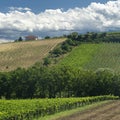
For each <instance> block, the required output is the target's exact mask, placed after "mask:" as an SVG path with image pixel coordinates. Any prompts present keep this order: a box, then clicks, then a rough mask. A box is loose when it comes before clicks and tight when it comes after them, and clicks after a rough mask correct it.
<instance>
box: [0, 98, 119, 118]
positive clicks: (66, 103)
mask: <svg viewBox="0 0 120 120" xmlns="http://www.w3.org/2000/svg"><path fill="white" fill-rule="evenodd" d="M113 99H118V97H115V96H96V97H83V98H56V99H26V100H0V120H24V119H25V120H30V119H31V120H32V119H33V118H39V117H41V116H45V115H49V114H54V113H57V112H60V111H65V110H69V109H73V108H77V107H82V106H84V105H87V104H91V103H93V102H99V101H104V100H113Z"/></svg>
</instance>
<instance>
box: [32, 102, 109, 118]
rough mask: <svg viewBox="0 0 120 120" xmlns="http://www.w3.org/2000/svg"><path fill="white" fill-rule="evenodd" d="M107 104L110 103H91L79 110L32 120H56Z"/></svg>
mask: <svg viewBox="0 0 120 120" xmlns="http://www.w3.org/2000/svg"><path fill="white" fill-rule="evenodd" d="M108 102H110V101H102V102H96V103H93V104H90V105H85V106H83V107H79V108H76V109H72V110H67V111H63V112H60V113H56V114H54V115H48V116H44V117H40V118H38V119H34V120H56V119H58V118H61V117H66V116H70V115H72V114H75V113H78V112H82V111H85V110H88V109H92V108H94V107H97V106H100V105H102V104H105V103H108Z"/></svg>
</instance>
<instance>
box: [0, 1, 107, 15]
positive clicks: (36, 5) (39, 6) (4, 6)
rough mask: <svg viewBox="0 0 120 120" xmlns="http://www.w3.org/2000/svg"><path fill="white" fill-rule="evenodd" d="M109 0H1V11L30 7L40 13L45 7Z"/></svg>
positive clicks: (66, 6)
mask: <svg viewBox="0 0 120 120" xmlns="http://www.w3.org/2000/svg"><path fill="white" fill-rule="evenodd" d="M107 1H109V0H51V1H50V0H0V11H4V12H7V10H8V8H9V7H28V8H31V9H32V10H33V12H35V13H38V12H41V11H44V10H45V9H57V8H63V9H64V10H67V9H69V8H75V7H86V6H88V5H89V4H90V3H91V2H100V3H106V2H107Z"/></svg>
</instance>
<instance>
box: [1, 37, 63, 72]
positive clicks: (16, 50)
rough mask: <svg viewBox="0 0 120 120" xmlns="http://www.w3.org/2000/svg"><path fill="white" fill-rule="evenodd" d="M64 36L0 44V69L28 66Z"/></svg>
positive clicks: (7, 69) (44, 54)
mask: <svg viewBox="0 0 120 120" xmlns="http://www.w3.org/2000/svg"><path fill="white" fill-rule="evenodd" d="M64 40H65V38H61V39H50V40H41V41H29V42H16V43H6V44H0V71H9V70H13V69H16V68H17V67H25V68H26V67H28V66H31V65H33V64H34V63H35V62H38V61H41V60H42V59H43V58H44V57H45V56H47V54H48V53H49V51H50V50H52V49H53V48H54V47H55V46H56V45H57V44H58V43H61V42H63V41H64Z"/></svg>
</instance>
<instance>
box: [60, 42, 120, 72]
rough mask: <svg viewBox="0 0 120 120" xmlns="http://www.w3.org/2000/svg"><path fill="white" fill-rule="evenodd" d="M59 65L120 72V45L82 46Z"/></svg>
mask: <svg viewBox="0 0 120 120" xmlns="http://www.w3.org/2000/svg"><path fill="white" fill-rule="evenodd" d="M58 65H68V66H74V67H75V68H81V67H82V68H85V69H90V70H96V69H98V68H110V69H113V70H114V71H115V72H120V44H119V43H100V44H82V45H80V46H78V47H76V48H75V49H73V50H72V52H70V53H69V54H68V55H67V56H66V57H65V58H63V59H61V60H60V62H59V64H58Z"/></svg>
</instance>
